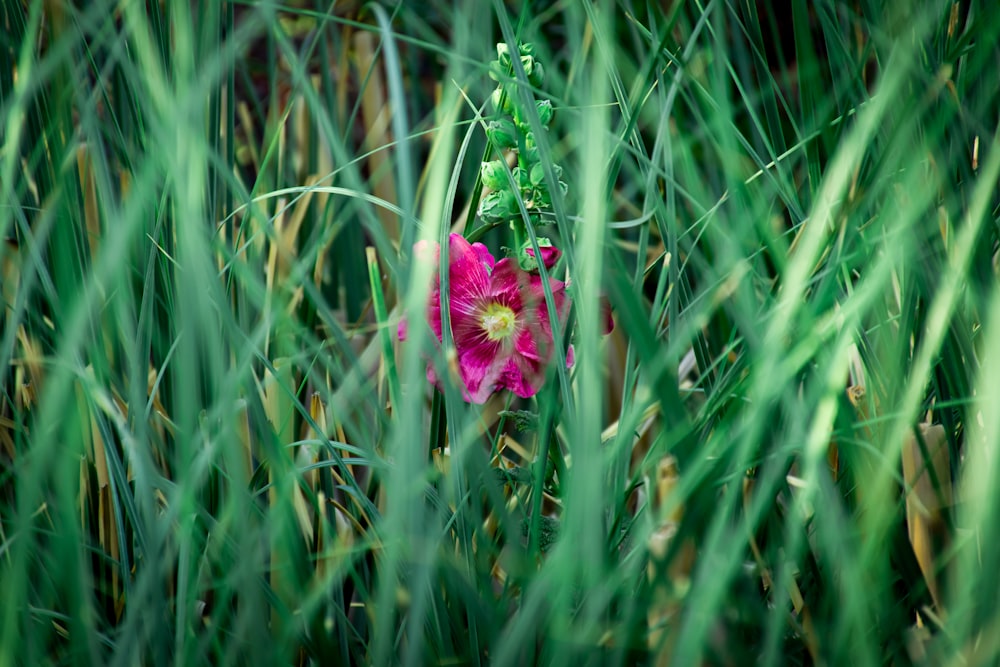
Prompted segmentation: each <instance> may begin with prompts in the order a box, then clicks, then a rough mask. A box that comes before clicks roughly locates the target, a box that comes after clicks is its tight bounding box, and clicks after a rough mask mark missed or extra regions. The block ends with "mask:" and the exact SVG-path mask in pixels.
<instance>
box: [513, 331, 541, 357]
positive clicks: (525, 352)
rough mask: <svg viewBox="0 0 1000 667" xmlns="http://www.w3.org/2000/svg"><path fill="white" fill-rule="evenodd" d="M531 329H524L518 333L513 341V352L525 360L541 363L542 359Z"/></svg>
mask: <svg viewBox="0 0 1000 667" xmlns="http://www.w3.org/2000/svg"><path fill="white" fill-rule="evenodd" d="M533 333H535V334H537V333H538V332H537V330H536V331H535V332H532V331H531V328H525V329H524V330H522V331H520V332H518V334H517V338H516V339H515V340H514V351H515V352H516V353H517V354H519V355H520V356H522V357H524V358H525V359H530V360H531V361H542V357H541V355H540V354H539V352H538V342H537V341H536V340H535V337H534V335H532V334H533Z"/></svg>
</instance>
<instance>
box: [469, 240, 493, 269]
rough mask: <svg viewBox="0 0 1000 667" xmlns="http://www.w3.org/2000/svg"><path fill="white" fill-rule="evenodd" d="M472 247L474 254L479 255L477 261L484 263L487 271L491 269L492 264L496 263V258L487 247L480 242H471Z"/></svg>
mask: <svg viewBox="0 0 1000 667" xmlns="http://www.w3.org/2000/svg"><path fill="white" fill-rule="evenodd" d="M472 249H473V250H475V251H476V256H478V257H479V261H480V262H482V263H483V264H484V265H486V269H487V270H488V271H492V270H493V265H494V264H496V263H497V261H496V259H494V258H493V255H492V254H491V253H490V251H489V249H488V248H487V247H486V246H484V245H483V244H482V243H473V244H472Z"/></svg>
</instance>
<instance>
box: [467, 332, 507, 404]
mask: <svg viewBox="0 0 1000 667" xmlns="http://www.w3.org/2000/svg"><path fill="white" fill-rule="evenodd" d="M462 342H463V344H462V345H461V347H458V339H457V338H456V347H458V370H459V373H460V374H461V376H462V383H463V384H464V385H465V389H466V392H467V395H466V397H465V399H466V400H467V401H471V402H473V403H484V402H486V399H488V398H489V397H490V394H492V393H493V392H494V391H495V390H496V384H497V380H498V378H499V377H500V374H501V371H502V369H503V367H504V364H505V363H506V358H507V357H506V355H504V354H503V352H502V348H501V345H500V344H499V343H498V342H496V341H491V340H489V339H488V338H486V337H485V336H481V337H479V338H478V339H467V340H465V341H462Z"/></svg>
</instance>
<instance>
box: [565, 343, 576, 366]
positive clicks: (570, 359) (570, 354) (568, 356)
mask: <svg viewBox="0 0 1000 667" xmlns="http://www.w3.org/2000/svg"><path fill="white" fill-rule="evenodd" d="M574 361H576V359H575V358H574V355H573V346H572V345H570V346H569V347H568V348H566V368H573V362H574Z"/></svg>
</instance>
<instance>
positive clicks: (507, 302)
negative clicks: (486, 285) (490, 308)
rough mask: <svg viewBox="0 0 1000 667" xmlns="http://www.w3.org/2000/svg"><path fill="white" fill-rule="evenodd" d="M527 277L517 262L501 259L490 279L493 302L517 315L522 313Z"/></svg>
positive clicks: (490, 293) (506, 258)
mask: <svg viewBox="0 0 1000 667" xmlns="http://www.w3.org/2000/svg"><path fill="white" fill-rule="evenodd" d="M527 276H528V274H526V273H525V272H524V271H522V270H521V268H520V267H519V266H518V265H517V262H516V261H514V260H512V259H510V258H509V257H505V258H504V259H501V260H500V261H499V262H497V264H496V266H495V267H493V275H492V276H491V277H490V290H489V295H490V297H491V300H492V301H495V302H497V303H500V304H503V305H504V306H507V307H508V308H510V309H511V310H513V311H514V312H515V313H517V312H520V311H521V308H522V299H521V293H522V288H523V287H524V286H525V283H526V281H527ZM536 277H537V276H536Z"/></svg>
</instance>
